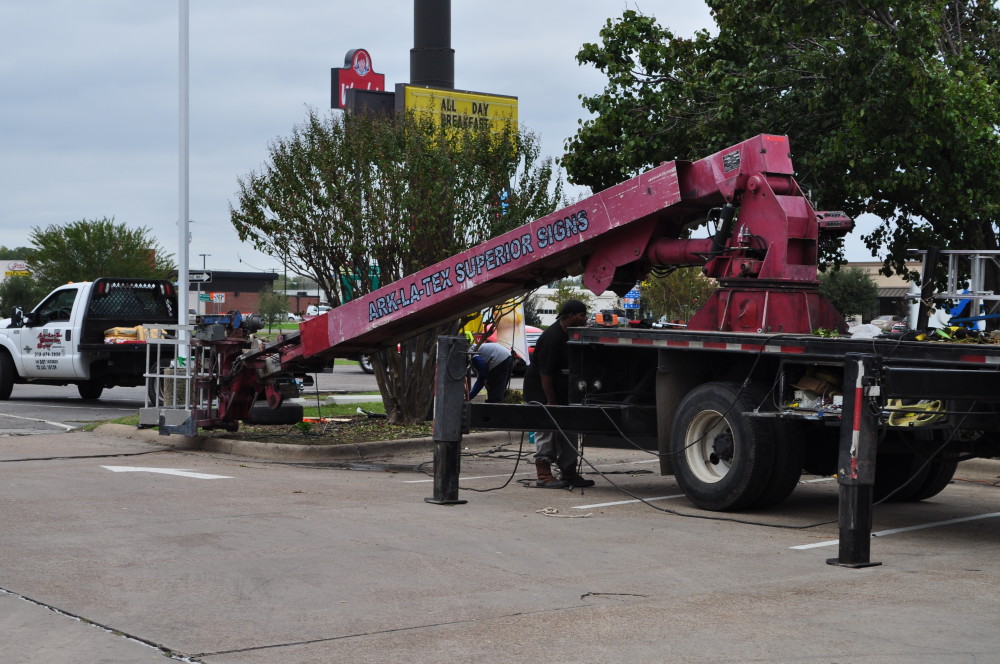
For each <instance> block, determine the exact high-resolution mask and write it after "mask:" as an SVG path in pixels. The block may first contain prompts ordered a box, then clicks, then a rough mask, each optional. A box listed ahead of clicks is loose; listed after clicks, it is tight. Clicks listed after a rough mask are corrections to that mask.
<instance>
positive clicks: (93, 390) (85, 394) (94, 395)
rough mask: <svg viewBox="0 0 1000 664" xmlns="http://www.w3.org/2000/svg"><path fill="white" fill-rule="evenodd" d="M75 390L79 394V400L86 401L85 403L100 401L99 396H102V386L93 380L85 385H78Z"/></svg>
mask: <svg viewBox="0 0 1000 664" xmlns="http://www.w3.org/2000/svg"><path fill="white" fill-rule="evenodd" d="M76 389H77V390H78V391H79V392H80V398H81V399H86V400H87V401H95V400H97V399H100V398H101V395H102V394H104V385H102V384H100V383H98V382H96V381H93V380H88V381H87V382H85V383H79V384H78V385H77V386H76Z"/></svg>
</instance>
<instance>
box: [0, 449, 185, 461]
mask: <svg viewBox="0 0 1000 664" xmlns="http://www.w3.org/2000/svg"><path fill="white" fill-rule="evenodd" d="M168 450H169V448H164V449H159V450H147V451H145V452H115V453H114V454H82V455H79V456H52V457H24V458H21V459H0V463H24V462H26V461H71V460H73V459H117V458H120V457H134V456H143V455H146V454H157V453H159V452H165V451H168Z"/></svg>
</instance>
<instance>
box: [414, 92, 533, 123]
mask: <svg viewBox="0 0 1000 664" xmlns="http://www.w3.org/2000/svg"><path fill="white" fill-rule="evenodd" d="M400 99H402V100H403V108H404V109H405V110H407V111H415V112H417V113H429V114H431V115H432V116H433V117H434V119H435V120H436V121H437V122H439V123H441V124H442V125H443V126H445V127H491V128H492V129H493V130H494V131H499V130H500V129H502V127H503V124H505V123H509V122H512V123H514V128H515V129H516V128H517V97H507V96H504V95H491V94H485V93H482V92H462V91H459V90H446V89H442V88H425V87H420V86H416V85H406V84H399V85H397V86H396V108H397V109H398V108H399V100H400Z"/></svg>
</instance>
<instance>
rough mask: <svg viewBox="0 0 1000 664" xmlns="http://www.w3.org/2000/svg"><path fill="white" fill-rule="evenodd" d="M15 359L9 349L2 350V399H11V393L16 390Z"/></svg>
mask: <svg viewBox="0 0 1000 664" xmlns="http://www.w3.org/2000/svg"><path fill="white" fill-rule="evenodd" d="M15 374H16V371H15V369H14V360H13V359H12V358H11V356H10V355H8V354H7V351H0V401H6V400H7V399H10V393H11V392H12V391H13V390H14V376H15Z"/></svg>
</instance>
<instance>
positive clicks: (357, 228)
mask: <svg viewBox="0 0 1000 664" xmlns="http://www.w3.org/2000/svg"><path fill="white" fill-rule="evenodd" d="M269 151H270V161H269V163H268V164H266V166H265V167H264V169H263V170H262V171H261V172H259V173H250V174H249V175H247V176H245V177H242V178H240V179H239V198H238V201H237V203H236V204H235V205H231V206H230V216H231V220H232V223H233V226H234V227H235V228H236V231H237V233H238V234H239V237H240V239H241V240H243V241H244V242H250V243H252V244H253V245H254V247H256V248H257V249H258V250H260V251H262V252H264V253H266V254H268V255H271V256H274V257H275V258H278V259H280V260H282V261H283V262H285V264H286V265H287V266H288V267H289V269H290V270H293V271H295V272H298V273H300V274H304V275H308V276H310V277H312V278H313V279H315V280H316V281H317V283H318V284H319V285H320V287H321V288H322V289H323V291H324V293H325V294H326V299H327V301H328V302H329V303H330V304H331V305H332V306H334V307H336V306H338V305H340V304H341V303H343V302H345V301H347V300H349V299H353V298H356V297H358V296H360V295H363V294H365V293H368V292H370V291H371V290H374V289H375V288H377V287H378V286H379V285H385V284H388V283H390V282H392V281H396V280H398V279H400V278H402V277H403V276H405V275H408V274H412V273H414V272H416V271H418V270H420V269H422V268H424V267H427V266H428V265H432V264H434V263H436V262H438V261H440V260H443V259H445V258H447V257H449V256H452V255H454V254H456V253H458V252H460V251H461V250H463V249H466V248H468V247H470V246H473V245H475V244H478V243H480V242H483V241H485V240H487V239H489V238H491V237H494V236H496V235H498V234H501V233H503V232H505V231H508V230H511V229H513V228H516V227H518V226H520V225H522V224H524V223H526V222H527V221H530V220H533V219H536V218H538V217H542V216H545V215H546V214H548V213H550V212H552V211H553V210H554V209H555V208H556V207H557V205H558V204H559V203H560V202H561V201H562V182H561V181H560V179H559V178H558V176H557V174H556V172H555V170H554V166H553V163H552V161H551V160H549V159H544V160H539V149H538V140H537V138H536V137H535V136H534V135H532V134H530V133H528V132H523V133H522V132H519V131H518V130H517V128H516V127H507V128H506V129H505V130H503V131H500V132H491V131H490V129H489V128H488V127H472V128H462V129H459V128H453V127H440V126H437V125H436V124H434V123H433V122H432V121H431V120H430V119H428V118H424V117H420V116H415V115H412V114H409V115H379V114H370V113H358V114H346V115H334V114H332V113H331V114H330V115H328V116H320V115H318V114H317V113H315V112H310V113H309V116H308V118H307V119H306V121H305V122H304V123H303V124H302V125H299V126H297V127H295V128H294V129H293V130H292V133H291V135H290V136H289V137H287V138H278V139H275V141H274V142H273V143H272V144H271V145H270V149H269ZM463 313H464V312H460V311H456V312H455V318H456V319H457V318H458V317H459V316H460V315H461V314H463ZM457 330H458V325H457V321H456V322H453V323H449V324H446V325H441V326H438V327H437V328H434V329H431V330H428V331H427V332H425V333H422V334H420V335H418V336H417V337H414V338H413V339H410V340H407V341H405V342H404V343H403V344H402V348H400V349H397V348H395V347H390V348H386V349H384V350H382V351H380V352H378V353H376V354H374V355H373V356H372V359H373V365H374V367H375V374H376V378H377V379H378V382H379V388H380V391H381V392H382V400H383V403H385V407H386V414H387V415H388V416H389V419H390V421H392V422H394V423H400V424H406V423H410V422H413V421H415V420H417V419H421V418H423V417H424V416H425V415H426V414H427V412H428V410H429V408H430V404H431V399H432V395H433V389H432V380H433V372H434V344H435V343H436V339H437V337H438V335H440V334H454V333H456V332H457Z"/></svg>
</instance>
